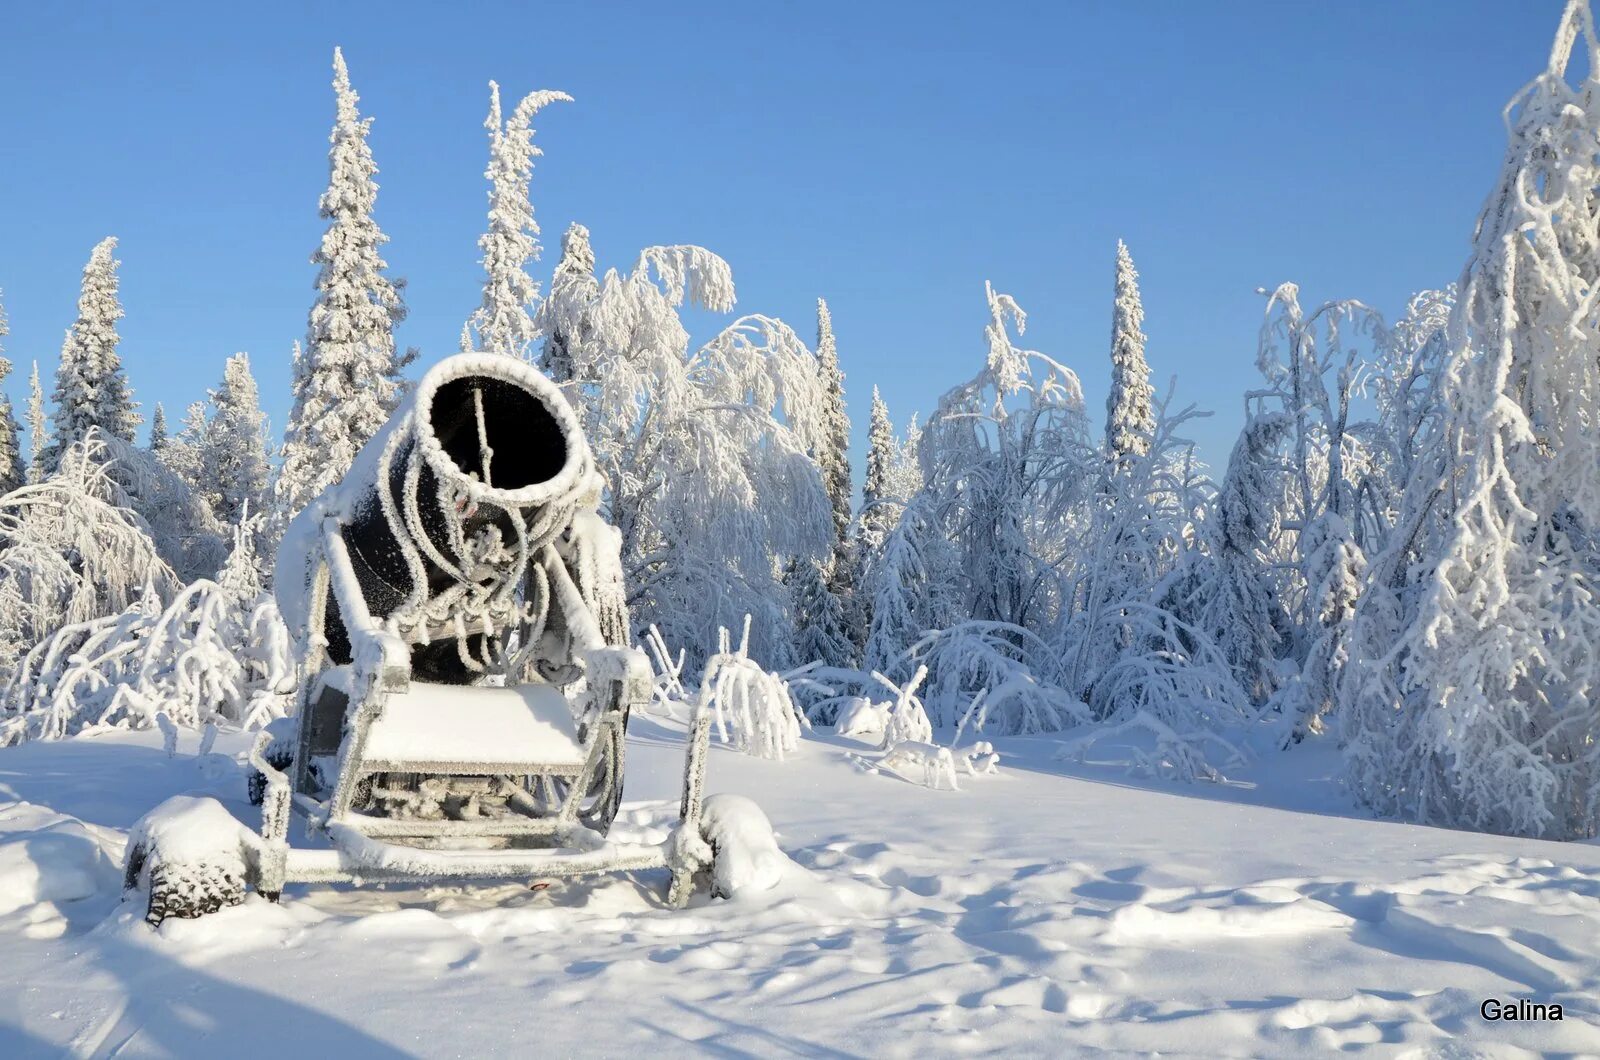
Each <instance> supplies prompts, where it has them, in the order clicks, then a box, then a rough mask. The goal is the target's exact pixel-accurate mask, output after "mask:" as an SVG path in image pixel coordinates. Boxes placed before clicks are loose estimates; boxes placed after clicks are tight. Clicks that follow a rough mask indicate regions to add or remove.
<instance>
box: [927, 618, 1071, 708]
mask: <svg viewBox="0 0 1600 1060" xmlns="http://www.w3.org/2000/svg"><path fill="white" fill-rule="evenodd" d="M1058 657H1059V653H1057V652H1053V651H1052V650H1051V649H1050V647H1049V645H1047V644H1045V642H1044V641H1042V640H1041V639H1040V638H1039V637H1038V636H1036V635H1035V634H1033V633H1031V632H1029V631H1028V630H1026V629H1023V628H1021V627H1020V626H1013V625H1010V624H1009V623H1005V622H977V621H971V622H962V623H960V624H959V625H956V626H952V627H951V628H949V629H945V630H934V631H932V632H930V633H927V634H924V635H923V636H922V637H921V638H920V639H919V640H918V641H917V642H916V643H915V644H913V645H912V646H911V648H910V650H909V651H907V653H906V655H905V656H904V658H903V661H902V662H901V664H900V668H901V669H904V670H910V669H911V668H912V667H916V666H920V667H921V668H922V669H924V670H926V671H927V672H928V688H927V693H926V695H925V696H924V698H925V699H926V701H927V704H928V707H929V709H930V712H931V713H930V717H931V718H932V719H933V721H934V723H935V724H936V725H938V726H940V727H941V728H942V727H947V726H951V725H955V724H957V723H958V722H959V721H961V720H962V717H963V712H964V711H965V709H966V708H967V707H968V706H969V705H970V704H971V703H973V702H974V700H975V699H976V697H978V696H979V695H982V696H983V697H984V699H983V710H982V712H981V716H980V717H978V718H977V719H975V722H974V725H973V728H974V729H975V730H981V731H987V732H994V733H1000V734H1003V735H1007V736H1017V735H1028V734H1033V733H1041V732H1057V731H1059V730H1061V729H1066V728H1070V727H1071V726H1074V725H1078V724H1081V723H1082V722H1086V721H1088V720H1089V712H1088V710H1087V708H1086V707H1085V706H1084V704H1083V702H1082V701H1081V700H1079V699H1078V698H1077V697H1076V696H1074V695H1072V694H1071V693H1070V692H1068V691H1067V690H1066V689H1065V688H1064V687H1062V685H1061V684H1060V683H1059V680H1060V674H1059V670H1060V667H1059V664H1058V662H1057V659H1058Z"/></svg>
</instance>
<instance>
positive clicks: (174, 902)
mask: <svg viewBox="0 0 1600 1060" xmlns="http://www.w3.org/2000/svg"><path fill="white" fill-rule="evenodd" d="M141 878H142V880H143V883H144V890H145V893H146V895H147V896H148V901H147V903H146V905H145V914H144V919H145V923H147V924H149V925H150V926H151V927H160V926H161V922H162V921H164V920H166V919H168V918H169V917H179V918H182V919H187V920H193V919H195V918H196V917H202V916H205V915H206V914H207V913H215V912H216V911H217V910H219V909H224V908H226V907H228V906H231V905H238V904H240V903H241V902H243V901H244V893H245V883H244V880H243V879H242V878H240V876H239V874H238V873H237V872H235V871H234V870H232V869H230V868H228V867H227V866H225V865H220V864H189V865H185V864H181V863H179V864H168V863H166V862H164V861H162V860H161V853H160V851H155V852H151V851H148V850H144V849H139V850H135V851H134V852H133V853H132V855H131V856H130V857H129V859H128V868H127V875H126V878H125V879H124V886H126V887H127V888H129V889H132V888H133V887H135V886H137V885H138V883H139V882H140V880H141Z"/></svg>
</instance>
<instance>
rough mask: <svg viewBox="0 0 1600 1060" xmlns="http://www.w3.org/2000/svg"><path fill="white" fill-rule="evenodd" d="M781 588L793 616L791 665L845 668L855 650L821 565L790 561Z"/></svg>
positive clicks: (841, 608)
mask: <svg viewBox="0 0 1600 1060" xmlns="http://www.w3.org/2000/svg"><path fill="white" fill-rule="evenodd" d="M784 584H785V587H786V588H787V589H788V590H789V600H790V606H791V607H792V608H793V612H794V629H795V632H794V650H793V653H792V654H793V661H794V662H795V663H796V664H799V665H804V664H805V663H810V662H818V661H820V662H823V663H825V664H827V665H829V666H844V665H845V664H847V663H848V662H850V661H851V660H852V659H854V658H855V655H856V646H855V642H854V641H853V639H852V636H851V629H850V625H849V621H848V618H847V615H846V613H845V603H844V602H842V601H841V600H840V599H839V597H838V595H837V594H836V593H835V592H834V590H833V588H832V587H831V586H830V585H829V584H828V577H827V573H826V572H825V571H824V570H823V566H822V564H821V563H820V562H818V561H817V560H813V559H795V560H793V561H791V563H790V566H789V569H788V570H787V571H785V572H784ZM818 720H821V721H831V720H832V719H831V718H819V719H818Z"/></svg>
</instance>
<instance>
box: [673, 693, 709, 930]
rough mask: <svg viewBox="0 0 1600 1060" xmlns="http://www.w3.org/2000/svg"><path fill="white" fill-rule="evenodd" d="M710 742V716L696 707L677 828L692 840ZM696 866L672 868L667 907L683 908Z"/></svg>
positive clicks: (690, 732) (692, 884) (698, 812)
mask: <svg viewBox="0 0 1600 1060" xmlns="http://www.w3.org/2000/svg"><path fill="white" fill-rule="evenodd" d="M710 739H711V714H710V712H709V711H707V710H705V709H704V708H701V707H696V708H695V712H694V717H693V719H692V720H691V721H690V722H689V747H688V749H687V751H685V753H684V759H683V801H682V802H681V803H680V804H679V808H678V827H679V828H680V829H683V830H685V831H686V832H688V833H689V834H690V835H691V836H693V837H698V833H699V831H700V800H701V798H702V796H703V795H704V793H705V784H706V747H707V744H708V743H709V742H710ZM694 874H695V866H693V865H690V864H686V863H684V862H683V861H681V860H680V861H679V862H677V863H676V864H674V865H673V867H672V888H671V890H669V891H668V892H667V904H668V905H670V906H671V907H672V908H674V909H682V908H683V907H684V906H685V905H686V904H688V901H689V895H690V893H691V891H692V890H693V888H694Z"/></svg>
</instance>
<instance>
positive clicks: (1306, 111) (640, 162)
mask: <svg viewBox="0 0 1600 1060" xmlns="http://www.w3.org/2000/svg"><path fill="white" fill-rule="evenodd" d="M1560 8H1561V4H1560V2H1559V0H1537V2H1534V0H1529V2H1527V3H1520V4H1507V3H1470V2H1460V0H1457V2H1453V3H1450V4H1434V3H1420V2H1419V3H1408V4H1395V3H1387V2H1361V3H1350V2H1341V3H1338V4H1310V3H1291V4H1285V3H1282V2H1281V0H1273V2H1265V0H1264V2H1260V3H1244V2H1232V3H1226V4H1223V3H1193V4H1179V3H1176V2H1141V3H1126V4H1113V3H1110V2H1097V3H1036V4H1011V3H1002V2H991V3H960V4H954V3H918V4H889V3H860V2H859V0H858V2H855V3H833V2H822V0H819V2H812V3H807V4H748V3H743V4H741V3H728V4H681V5H667V4H659V3H657V4H648V5H647V4H633V3H621V2H612V3H605V4H599V3H502V4H469V3H463V4H451V5H446V4H407V3H386V4H338V5H331V4H318V5H313V4H291V3H276V4H270V5H250V6H249V7H248V8H245V7H243V6H235V5H217V4H205V5H198V4H184V3H168V4H163V5H160V6H159V7H151V8H150V9H149V10H148V11H146V10H140V9H136V8H135V6H134V5H120V6H118V7H116V8H114V9H113V8H112V7H111V6H110V5H98V4H83V5H77V4H15V5H12V7H11V10H10V11H9V12H8V14H7V18H6V28H5V32H4V33H3V34H0V289H3V292H4V304H5V306H6V309H7V311H8V313H9V316H10V318H11V330H12V334H11V336H10V337H9V339H7V340H4V342H5V346H6V350H7V355H8V356H9V357H10V358H11V359H12V360H13V361H15V362H16V363H17V365H18V369H17V372H16V375H15V376H14V377H13V379H12V380H10V382H9V383H8V388H9V390H10V392H11V394H12V395H13V397H14V399H21V398H22V397H23V395H24V393H25V379H26V374H27V366H28V362H29V361H30V360H33V359H35V358H37V359H38V360H39V361H40V365H41V371H43V372H44V373H46V376H47V378H48V377H49V375H51V374H53V372H54V367H55V362H56V357H57V354H58V352H59V348H60V343H61V335H62V331H63V329H64V328H65V327H67V326H68V325H69V324H70V323H71V321H72V318H73V306H74V300H75V298H76V294H77V283H78V274H79V271H80V269H81V268H82V265H83V262H84V260H85V259H86V258H87V256H88V253H89V250H90V248H91V247H92V246H93V245H94V243H95V242H97V241H98V240H99V239H100V238H102V237H103V236H106V235H116V236H118V237H119V238H120V239H121V247H120V251H119V256H120V257H121V259H122V261H123V266H122V279H123V297H124V306H125V308H126V310H127V319H126V320H125V321H123V325H122V328H121V330H122V334H123V336H124V338H123V344H122V354H123V359H124V363H125V365H126V367H127V370H128V373H129V377H130V380H131V382H132V385H133V387H134V390H135V394H136V396H137V397H138V399H139V400H140V401H141V403H142V404H143V405H144V411H145V412H146V414H148V413H149V411H150V410H151V409H152V408H153V405H154V403H155V402H157V401H160V402H163V403H164V404H165V405H166V407H167V411H168V413H169V416H170V417H171V418H173V419H176V418H177V417H178V416H179V415H180V414H181V410H182V409H183V407H184V406H185V405H186V404H187V403H188V402H190V401H193V400H196V399H199V398H203V397H204V395H205V391H206V388H207V387H210V386H214V385H216V383H217V381H218V380H219V379H220V377H221V373H222V365H223V360H224V359H225V358H226V357H227V356H228V355H229V354H231V353H233V352H235V351H237V350H247V351H249V352H250V354H251V357H252V363H253V364H254V366H255V368H256V372H257V376H258V378H259V379H260V381H261V386H262V391H263V400H264V403H265V405H266V407H267V411H268V413H269V415H270V416H271V417H272V421H273V425H274V428H275V429H278V430H281V427H282V424H283V420H284V417H285V415H286V412H287V408H288V403H289V395H288V360H289V349H290V344H291V342H292V341H293V340H295V339H296V338H299V337H300V336H301V335H302V334H303V332H304V328H305V317H306V311H307V309H308V308H309V306H310V302H311V297H312V290H311V284H312V279H313V276H314V270H313V269H312V268H311V266H310V265H309V264H308V263H307V257H308V255H309V254H310V252H311V250H312V248H313V247H314V246H315V245H316V242H317V239H318V236H319V233H320V230H321V225H320V222H319V220H318V218H317V216H316V199H317V196H318V194H319V193H320V191H321V189H322V187H323V185H324V183H325V182H326V177H327V163H326V151H327V134H328V129H329V126H330V124H331V122H332V117H333V98H332V92H331V89H330V88H329V80H330V77H331V71H330V62H331V57H332V51H333V47H334V45H336V44H340V45H342V46H343V47H344V50H345V55H346V58H347V59H348V61H349V63H350V68H351V74H352V78H353V81H354V83H355V85H356V88H357V90H358V91H359V92H360V94H361V96H362V110H363V113H364V114H367V115H370V116H372V117H374V118H375V123H374V128H373V133H372V139H371V142H372V146H373V151H374V153H375V155H376V158H377V162H378V166H379V168H380V170H381V173H380V175H379V181H380V183H381V185H382V191H381V192H380V195H379V201H378V220H379V223H380V225H381V226H382V227H383V229H384V230H385V231H386V232H387V233H388V234H389V236H390V237H391V238H392V242H391V243H390V245H389V247H388V258H389V261H390V264H391V266H392V271H393V272H394V274H395V275H398V276H403V277H405V278H406V279H407V281H408V291H407V302H408V304H409V305H410V308H411V314H410V318H409V319H408V320H407V321H406V323H405V324H404V325H402V328H401V331H400V334H399V339H400V342H401V343H402V344H405V345H415V346H418V347H420V348H421V349H422V351H423V363H424V364H426V363H430V362H431V361H433V360H435V359H437V358H438V357H441V356H444V355H445V354H447V353H449V352H452V351H453V350H454V349H455V346H456V337H457V335H458V333H459V331H460V327H461V322H462V320H463V319H464V318H465V316H466V315H467V314H468V313H469V312H470V311H471V309H472V308H473V307H474V306H475V305H476V304H477V301H478V297H479V284H480V278H481V271H480V269H479V266H478V264H477V248H476V239H477V236H478V234H479V232H480V231H481V230H482V227H483V213H484V209H485V205H486V202H485V194H484V193H485V184H484V181H483V177H482V172H483V168H484V152H485V147H484V144H485V141H484V133H483V130H482V127H481V122H482V120H483V115H484V111H485V107H486V100H487V88H486V83H487V82H488V80H489V79H491V78H494V79H496V80H498V81H499V82H500V84H501V86H502V90H503V91H504V92H505V93H506V94H507V95H508V96H512V97H516V96H520V95H521V94H522V93H524V92H526V91H529V90H532V89H535V88H559V89H563V90H565V91H567V92H570V93H571V94H572V95H573V96H574V97H576V100H577V102H576V103H575V104H560V105H554V106H552V107H550V108H549V109H547V110H546V111H545V112H544V113H543V115H542V120H541V122H540V123H539V136H538V142H539V144H540V145H541V147H542V148H543V149H544V151H545V157H544V158H543V159H542V160H541V161H540V164H539V168H538V170H537V171H536V173H535V176H534V184H533V195H534V203H535V209H536V211H537V215H538V217H539V221H540V224H541V226H542V228H543V230H544V241H545V244H546V248H547V249H546V254H545V258H544V261H543V262H542V263H541V264H540V265H539V266H538V268H537V274H538V275H539V276H540V277H541V278H547V276H548V272H549V269H550V268H551V267H553V266H554V264H555V258H556V256H557V251H558V248H559V238H560V233H561V232H562V231H563V230H564V229H565V228H566V226H567V224H568V223H569V222H570V221H573V220H578V221H582V222H583V223H585V224H587V225H588V226H589V228H590V230H591V232H592V233H593V239H594V244H595V249H596V252H597V254H598V256H599V259H600V265H601V267H602V269H603V268H605V267H608V266H617V267H626V266H627V265H628V264H629V263H630V262H631V261H632V259H633V256H634V255H635V253H636V252H637V250H638V248H639V247H641V246H645V245H648V244H652V243H680V242H689V243H700V244H703V245H705V246H707V247H710V248H711V249H713V250H715V251H717V252H718V253H720V254H722V255H723V256H724V257H725V258H727V259H728V261H729V262H730V263H731V264H732V266H733V271H734V278H735V281H736V284H737V287H738V291H739V309H740V310H741V311H744V312H763V313H769V314H773V315H777V316H781V317H783V318H784V319H786V320H788V321H789V322H790V323H792V324H793V325H795V327H796V328H797V329H798V330H799V331H800V332H801V334H802V335H806V336H808V337H810V336H811V335H813V334H814V308H813V307H814V300H815V298H816V297H817V296H818V295H822V296H824V297H826V298H827V299H828V301H829V303H830V305H831V306H832V309H833V315H834V324H835V330H836V332H837V334H838V338H839V347H840V356H841V359H842V361H843V364H844V368H845V371H846V373H847V376H848V379H847V384H846V385H847V390H848V392H849V396H850V403H851V412H852V417H853V419H854V421H855V435H856V447H857V458H858V459H857V461H856V464H857V468H858V473H859V465H860V461H859V449H860V444H861V442H862V441H863V440H864V437H865V433H866V410H867V402H868V398H869V395H870V393H871V386H872V385H873V384H874V383H876V384H877V385H878V386H879V387H880V388H881V389H882V391H883V393H884V396H885V398H886V399H887V400H888V401H889V403H890V406H891V409H892V411H893V412H894V415H895V418H896V421H897V422H900V421H902V420H903V419H904V417H905V416H906V414H908V413H909V412H911V411H912V410H923V411H926V410H928V409H931V408H932V407H933V406H934V404H935V402H936V401H937V399H938V396H939V394H940V393H941V392H943V391H944V390H945V389H947V388H948V387H949V386H951V385H953V384H955V383H957V382H959V381H961V380H964V379H965V378H967V377H969V376H970V375H971V374H972V373H973V372H974V371H975V370H976V367H977V366H978V364H979V363H980V362H981V359H982V356H983V349H984V347H983V339H982V327H983V324H984V321H985V309H984V304H983V283H984V281H985V280H986V279H987V280H992V281H993V282H994V284H995V286H996V287H997V289H999V290H1002V291H1006V292H1009V293H1011V294H1012V295H1014V296H1015V297H1016V298H1017V299H1018V300H1019V301H1020V302H1021V303H1022V305H1023V307H1024V308H1025V309H1027V311H1028V312H1029V323H1030V327H1029V329H1028V332H1027V335H1026V337H1025V338H1026V345H1029V346H1032V347H1035V348H1038V349H1041V350H1044V351H1045V352H1048V353H1050V354H1051V355H1053V356H1055V357H1057V358H1058V359H1060V360H1063V361H1065V362H1066V363H1067V364H1069V365H1070V366H1072V367H1074V368H1075V369H1076V370H1077V371H1078V372H1079V374H1080V375H1081V377H1082V379H1083V382H1084V387H1085V391H1086V394H1087V398H1088V401H1089V404H1090V406H1091V409H1092V410H1094V412H1095V414H1096V416H1097V417H1098V416H1099V414H1100V413H1099V410H1100V409H1101V408H1102V407H1103V402H1104V399H1105V381H1106V376H1107V371H1106V366H1107V348H1108V343H1109V334H1108V333H1109V325H1110V317H1111V283H1112V262H1113V255H1114V250H1115V246H1116V240H1117V239H1118V238H1119V237H1120V238H1123V239H1126V240H1127V241H1128V244H1129V246H1130V247H1131V249H1132V251H1133V254H1134V258H1135V260H1136V262H1137V264H1138V267H1139V270H1140V272H1141V274H1142V283H1143V288H1144V301H1145V310H1146V327H1145V330H1146V331H1147V333H1148V334H1149V336H1150V343H1149V347H1148V351H1147V353H1148V357H1149V360H1150V362H1151V365H1152V367H1153V370H1154V373H1155V376H1156V378H1157V380H1158V382H1159V383H1160V384H1161V388H1162V389H1164V387H1165V383H1166V381H1167V380H1168V379H1169V378H1170V377H1172V376H1174V375H1176V376H1177V378H1178V395H1179V400H1180V403H1186V402H1194V403H1197V404H1199V405H1201V406H1202V407H1205V408H1210V409H1212V410H1214V411H1215V413H1216V414H1215V416H1214V417H1213V418H1212V419H1210V420H1209V421H1206V422H1204V423H1203V424H1201V425H1200V426H1199V427H1198V428H1197V429H1196V430H1195V431H1193V432H1191V433H1192V434H1193V435H1194V436H1195V437H1196V438H1197V440H1199V441H1200V443H1201V445H1202V448H1203V451H1204V453H1205V455H1206V456H1207V457H1208V458H1210V459H1212V460H1213V461H1215V462H1218V463H1221V462H1222V461H1224V460H1225V459H1226V456H1227V452H1228V449H1229V446H1230V445H1231V441H1232V437H1233V434H1234V432H1235V431H1236V430H1237V428H1238V425H1239V421H1240V418H1241V411H1240V410H1241V408H1242V398H1241V395H1242V393H1243V391H1244V390H1245V389H1246V388H1247V387H1249V386H1252V385H1254V383H1255V381H1256V378H1255V375H1254V370H1253V364H1252V362H1253V356H1254V347H1255V339H1256V332H1257V328H1258V325H1259V322H1260V314H1261V308H1262V299H1261V298H1260V297H1259V296H1258V295H1256V294H1255V293H1254V291H1255V289H1256V288H1257V287H1260V286H1271V285H1274V284H1276V283H1278V282H1281V281H1283V280H1295V281H1297V282H1298V283H1300V285H1301V288H1302V292H1303V297H1305V298H1306V299H1307V300H1308V301H1320V300H1322V299H1325V298H1333V297H1359V298H1362V299H1364V300H1366V301H1368V302H1370V303H1372V304H1374V305H1376V306H1378V307H1379V308H1381V309H1382V310H1383V311H1384V312H1385V313H1386V314H1387V315H1389V316H1391V318H1392V316H1393V315H1395V314H1397V313H1398V310H1399V309H1400V308H1401V307H1402V306H1403V304H1404V300H1405V298H1406V297H1407V296H1408V295H1409V294H1410V293H1411V292H1412V291H1414V290H1417V289H1420V288H1424V287H1429V286H1438V285H1442V284H1444V283H1447V282H1449V281H1452V280H1454V279H1455V278H1456V275H1457V273H1458V272H1459V270H1460V267H1461V264H1462V261H1463V259H1464V256H1465V254H1466V250H1467V245H1468V239H1469V237H1470V235H1471V229H1472V224H1473V221H1474V218H1475V216H1476V213H1477V210H1478V207H1479V205H1480V203H1481V201H1482V199H1483V196H1484V194H1485V193H1486V192H1487V190H1488V187H1489V183H1490V181H1491V180H1492V179H1493V177H1494V174H1495V172H1496V169H1497V166H1498V164H1499V159H1500V155H1501V151H1502V148H1503V145H1504V131H1503V126H1502V124H1501V118H1500V112H1501V108H1502V106H1503V105H1504V103H1505V101H1506V100H1507V99H1508V98H1509V97H1510V96H1511V94H1512V93H1513V92H1515V91H1516V90H1517V89H1518V88H1519V87H1520V86H1521V85H1523V84H1524V83H1525V82H1526V81H1527V80H1528V79H1529V78H1530V77H1531V76H1532V75H1533V74H1535V73H1536V72H1537V71H1538V70H1539V69H1540V68H1541V67H1542V65H1543V62H1544V58H1545V55H1546V54H1547V52H1548V48H1549V40H1550V37H1551V35H1552V33H1553V32H1554V29H1555V24H1556V21H1557V18H1558V16H1559V13H1560ZM508 106H509V104H508ZM697 323H698V321H697ZM47 386H48V383H47Z"/></svg>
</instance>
